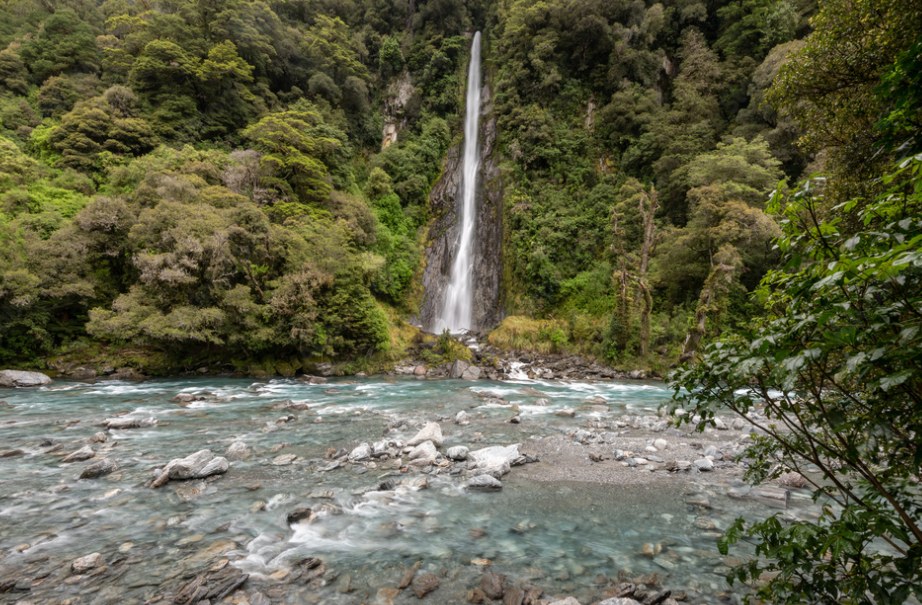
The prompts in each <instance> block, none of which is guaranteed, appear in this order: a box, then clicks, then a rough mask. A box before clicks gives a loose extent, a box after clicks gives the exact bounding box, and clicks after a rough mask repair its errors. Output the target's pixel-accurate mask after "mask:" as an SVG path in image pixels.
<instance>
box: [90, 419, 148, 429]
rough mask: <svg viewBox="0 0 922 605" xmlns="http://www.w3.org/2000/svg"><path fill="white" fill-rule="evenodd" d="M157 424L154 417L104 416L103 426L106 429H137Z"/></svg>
mask: <svg viewBox="0 0 922 605" xmlns="http://www.w3.org/2000/svg"><path fill="white" fill-rule="evenodd" d="M155 424H157V419H156V418H106V419H105V420H104V421H103V426H105V427H106V428H107V429H119V430H125V429H139V428H142V427H146V426H154V425H155Z"/></svg>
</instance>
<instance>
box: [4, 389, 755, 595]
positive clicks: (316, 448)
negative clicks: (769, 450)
mask: <svg viewBox="0 0 922 605" xmlns="http://www.w3.org/2000/svg"><path fill="white" fill-rule="evenodd" d="M180 392H182V393H190V394H195V395H198V396H200V397H201V400H198V401H194V402H192V403H191V404H189V406H188V407H185V408H184V407H180V406H179V405H178V404H177V403H176V402H175V401H173V400H172V399H173V397H174V396H175V395H176V394H177V393H180ZM2 396H3V398H4V399H5V400H6V403H5V404H4V405H3V406H2V410H3V415H2V421H3V423H2V436H3V446H2V447H3V448H8V449H9V450H10V451H18V452H19V453H18V454H17V455H15V456H14V457H10V458H5V459H4V460H3V466H4V473H3V474H2V475H0V578H3V577H8V578H23V579H26V580H28V579H30V578H35V577H41V578H46V579H45V580H43V581H42V582H37V583H36V582H33V586H32V590H31V593H30V598H31V599H33V600H34V601H35V602H47V600H48V599H51V598H52V597H54V598H55V599H64V598H67V597H79V598H78V600H77V601H75V602H79V603H82V602H92V603H103V604H104V603H113V604H114V603H119V604H124V603H138V604H140V603H144V602H145V601H146V600H147V599H149V598H151V596H152V595H156V594H160V591H162V590H163V586H174V587H175V585H176V582H177V581H179V580H180V579H181V578H182V577H183V576H182V575H183V574H184V573H190V572H192V571H195V570H197V569H202V567H203V566H206V567H207V566H209V565H213V564H215V561H218V562H220V561H221V560H225V561H229V564H230V565H233V566H235V567H237V568H239V569H241V570H243V571H245V572H246V573H248V574H250V580H249V581H248V583H247V585H246V587H245V588H246V589H247V590H263V591H266V590H268V589H269V588H271V587H272V586H277V587H280V588H277V590H282V591H283V592H284V594H285V595H286V597H285V599H287V600H283V601H278V602H292V603H294V602H297V603H308V602H310V603H316V602H323V603H359V602H368V599H369V595H370V597H371V598H373V597H374V595H375V593H376V591H377V590H378V589H380V588H381V587H384V586H394V585H395V584H396V583H397V582H399V579H400V577H401V576H402V574H403V572H404V570H405V569H406V568H408V567H410V566H411V565H413V564H414V563H415V562H416V561H422V562H423V570H424V571H426V570H428V571H432V572H435V573H437V574H439V575H440V576H441V577H442V578H443V579H442V586H441V587H440V588H439V591H438V592H437V593H435V594H434V595H433V596H432V598H434V599H435V600H434V601H433V602H440V603H453V602H465V597H464V594H465V591H467V590H468V589H470V588H471V587H472V586H476V585H478V583H479V581H480V575H481V574H482V573H483V567H482V565H483V563H482V562H483V561H489V562H490V563H491V567H490V568H491V569H493V570H494V571H497V572H499V573H504V574H508V575H509V576H510V577H512V578H518V579H525V580H527V581H529V582H530V583H532V584H534V585H536V586H540V587H541V588H543V589H544V590H545V591H548V593H549V594H570V595H573V596H576V597H577V598H579V599H580V600H581V601H582V602H592V601H591V599H594V598H595V596H596V595H595V593H594V592H593V591H594V590H597V589H596V588H594V587H595V582H596V580H595V578H597V577H598V576H600V575H601V576H606V577H613V576H616V575H617V574H618V573H619V572H625V573H628V574H632V576H631V577H633V576H635V575H640V574H646V573H654V572H655V573H658V574H660V576H661V577H662V578H663V579H664V580H663V581H664V584H665V585H667V586H672V587H679V588H692V589H694V590H697V591H699V592H700V594H701V595H702V600H700V601H698V602H713V599H714V598H716V594H717V593H719V592H720V591H722V590H724V587H725V584H724V581H723V573H724V572H725V571H726V567H725V564H724V562H723V558H722V557H720V556H719V555H718V554H717V552H716V548H715V543H714V540H715V538H714V535H713V532H711V533H709V532H707V531H702V530H701V529H700V528H698V527H696V526H695V523H696V520H697V518H698V516H699V515H700V514H701V513H700V509H697V508H693V507H692V506H690V505H689V504H688V503H687V500H688V498H689V497H690V496H689V494H691V493H693V494H696V496H695V497H699V498H700V497H702V496H700V494H703V497H704V498H705V500H706V501H709V504H708V506H709V507H710V508H709V509H708V518H709V519H712V520H713V521H714V523H715V525H716V527H717V528H724V527H727V525H728V524H729V523H730V521H731V520H732V518H734V517H735V516H736V515H737V514H738V513H739V512H740V511H741V510H745V507H746V506H750V507H751V506H752V505H751V504H745V503H744V502H742V501H738V500H732V499H730V498H728V497H727V496H726V486H723V487H719V486H715V485H714V484H713V481H714V479H713V478H709V479H708V481H710V482H711V483H707V484H704V483H700V484H699V483H698V482H697V480H696V479H695V477H689V478H688V479H686V480H683V482H682V483H680V484H671V485H664V484H657V482H650V481H649V479H646V480H645V479H643V477H647V476H648V475H647V473H648V471H644V470H641V469H637V470H636V471H633V472H636V473H643V476H642V477H641V479H639V480H638V482H636V483H634V484H632V485H619V484H598V483H591V482H575V481H569V480H563V481H559V480H555V481H540V480H537V481H536V480H528V479H525V478H523V475H525V474H527V472H526V471H527V470H528V469H532V468H534V469H536V470H535V472H541V471H540V468H539V467H540V466H541V464H542V463H537V464H536V465H527V466H526V467H515V468H513V470H512V472H511V473H509V474H508V475H506V476H505V477H504V478H503V483H504V488H503V489H502V490H501V491H500V492H495V493H481V492H476V491H470V490H467V489H465V488H464V482H465V478H464V476H463V475H460V474H456V473H452V472H449V469H447V468H440V467H432V468H431V469H429V470H428V471H427V472H425V473H423V472H421V471H410V472H409V473H402V472H400V470H399V469H397V468H396V467H393V464H394V463H393V462H392V463H391V464H392V466H388V463H386V462H382V461H381V460H378V461H377V462H376V463H375V464H371V465H369V464H367V463H356V464H351V463H348V462H344V461H339V462H337V461H332V460H330V459H329V458H328V457H327V451H328V450H329V449H330V448H334V449H345V450H346V451H350V450H351V449H352V448H354V447H356V446H357V445H358V444H359V443H361V442H374V441H377V440H380V439H382V436H384V438H388V439H392V438H393V439H402V440H404V441H406V440H408V439H409V438H410V437H412V436H413V435H414V434H415V433H416V431H417V429H418V428H419V427H420V426H421V424H422V422H424V421H430V420H439V421H440V422H441V425H442V427H443V431H444V434H445V443H444V444H443V446H442V448H441V449H442V450H443V451H446V450H447V448H449V447H451V446H454V445H466V446H468V447H470V448H471V449H477V448H479V447H487V446H491V445H508V444H512V443H521V444H522V446H521V447H522V450H523V451H525V452H527V451H529V443H530V442H531V440H532V439H533V438H535V437H536V436H554V435H557V436H561V438H566V439H570V437H568V435H570V434H571V433H573V431H575V430H577V429H578V428H580V427H584V426H587V423H610V424H611V425H612V426H615V425H616V424H617V423H618V422H619V421H620V420H629V419H630V418H631V417H638V416H640V415H652V416H655V415H656V413H657V409H658V407H659V406H660V405H661V404H663V403H664V402H665V401H667V400H668V399H669V398H670V396H671V391H669V390H668V389H667V388H666V387H665V385H662V384H659V383H636V382H635V383H617V382H613V383H592V384H590V383H553V382H538V381H527V382H526V381H510V382H490V381H479V382H477V383H476V384H473V383H469V382H463V381H456V380H412V379H394V378H386V377H380V378H362V379H354V380H347V379H334V380H331V382H330V383H328V384H326V385H312V384H308V383H306V382H301V381H297V380H283V379H279V380H272V381H267V382H257V383H253V382H252V381H250V380H244V379H218V378H199V379H183V380H160V381H149V382H141V383H125V382H101V383H97V384H83V383H57V384H55V385H53V386H52V387H49V388H42V389H35V390H15V391H8V392H4V393H3V394H2ZM594 396H601V397H604V398H606V399H607V400H608V401H609V404H608V406H607V409H606V410H599V409H597V408H598V406H596V408H595V409H592V410H589V409H586V410H584V411H580V412H579V414H578V417H577V418H570V417H565V416H559V415H557V412H559V411H561V410H563V409H564V408H570V409H581V410H583V409H584V408H581V407H580V406H583V405H585V404H584V402H585V401H586V400H587V398H591V397H594ZM497 398H502V400H504V401H505V402H507V403H504V404H498V403H497ZM513 405H516V406H518V414H519V416H520V418H521V423H520V424H511V423H509V422H508V419H509V415H510V407H511V406H513ZM462 410H463V411H465V412H466V413H467V414H469V415H470V418H471V424H470V425H468V426H462V425H456V424H453V423H452V422H451V420H450V419H451V418H454V416H455V415H456V414H457V413H458V412H460V411H462ZM116 415H123V417H128V418H137V419H145V420H150V419H152V420H156V423H155V424H151V425H150V426H145V427H142V428H138V429H133V430H110V431H109V433H108V435H109V437H108V439H109V440H108V442H107V444H102V445H101V444H94V448H96V449H99V448H104V447H110V448H111V450H110V452H109V453H108V454H106V455H107V456H108V457H110V458H112V459H114V460H116V461H117V462H118V464H119V466H120V469H119V471H117V472H116V473H113V474H111V475H108V476H106V477H102V478H99V479H93V480H78V479H77V477H78V476H79V475H80V473H81V470H82V468H83V467H84V466H85V465H87V464H89V463H91V462H92V460H91V461H87V462H78V463H71V464H65V463H63V462H62V458H63V457H64V456H65V455H66V454H68V453H70V452H72V451H74V450H77V449H78V448H80V447H82V446H83V445H85V444H86V443H87V442H88V440H89V438H90V437H91V436H92V435H93V434H94V433H96V432H97V431H99V430H101V429H100V425H101V423H102V422H103V420H104V419H105V418H111V417H113V416H116ZM235 441H243V442H244V443H246V444H247V446H249V448H250V449H251V450H252V453H253V454H252V456H251V457H249V458H247V459H245V460H232V461H231V467H230V470H229V471H228V472H227V474H225V475H222V476H220V477H219V478H214V479H211V480H207V481H186V482H171V483H169V484H168V485H167V486H164V487H162V488H160V489H157V490H154V489H151V488H149V487H146V486H145V484H146V482H147V481H149V480H150V479H151V478H152V476H153V473H154V469H156V468H157V467H160V466H162V465H163V464H164V463H166V462H167V461H169V460H170V459H173V458H178V457H183V456H186V455H188V454H191V453H193V452H195V451H197V450H199V449H203V448H209V449H211V450H212V451H213V452H215V453H216V454H222V453H223V452H224V451H225V449H226V448H227V447H228V446H229V445H230V444H231V443H233V442H235ZM609 447H614V446H609ZM285 455H288V456H290V457H294V459H293V461H292V460H291V459H290V458H289V459H288V460H283V461H281V462H284V464H281V463H280V459H279V457H280V456H285ZM295 456H296V457H295ZM605 464H619V463H617V462H613V461H611V462H607V463H605ZM712 475H714V474H713V473H712ZM657 476H659V475H657ZM420 477H425V478H426V479H427V480H428V488H427V489H418V488H414V487H411V486H408V485H406V484H405V483H402V482H404V481H405V480H406V481H411V480H413V479H415V478H420ZM389 480H390V481H393V482H395V483H396V484H397V486H396V487H393V488H392V489H387V488H383V487H382V486H381V484H382V483H383V482H387V481H389ZM302 507H310V508H311V509H312V510H314V511H316V512H317V513H318V514H317V516H316V518H315V519H312V520H311V521H309V522H307V521H304V522H300V523H295V524H293V525H291V526H289V525H288V524H287V522H286V515H287V514H288V513H290V512H291V511H293V510H296V509H299V508H302ZM646 543H652V544H663V545H664V551H663V553H662V555H659V556H657V557H656V558H653V557H650V556H646V555H645V554H644V553H642V547H643V546H644V544H646ZM92 552H99V553H101V554H102V555H103V557H104V558H105V559H106V561H107V562H108V564H109V565H110V567H111V569H110V571H109V572H107V573H108V575H106V574H103V575H101V576H100V577H99V578H98V579H97V580H95V582H90V581H85V582H83V581H81V582H65V581H64V580H65V579H67V578H68V577H70V576H69V575H68V573H69V569H70V563H71V562H72V561H73V560H75V559H76V558H78V557H81V556H84V555H87V554H89V553H92ZM305 557H318V558H320V559H322V560H323V561H324V562H325V564H326V565H327V566H328V567H329V569H330V572H329V573H330V574H331V575H330V577H329V578H326V579H327V580H328V584H327V585H326V586H324V587H321V588H319V589H318V588H317V587H316V586H315V587H307V586H304V585H303V584H299V583H297V582H289V583H286V581H285V577H286V574H287V573H288V570H292V569H295V568H296V565H297V563H298V562H299V561H302V560H304V558H305ZM445 570H447V572H446V571H445ZM443 574H447V575H443ZM345 576H348V577H349V578H350V581H351V586H352V590H351V591H346V592H341V590H340V587H341V582H342V581H343V580H342V578H343V577H345ZM267 587H269V588H267ZM251 598H252V596H251ZM414 598H415V597H414ZM43 599H44V600H43ZM272 602H276V601H274V600H273V601H272ZM401 602H402V601H401Z"/></svg>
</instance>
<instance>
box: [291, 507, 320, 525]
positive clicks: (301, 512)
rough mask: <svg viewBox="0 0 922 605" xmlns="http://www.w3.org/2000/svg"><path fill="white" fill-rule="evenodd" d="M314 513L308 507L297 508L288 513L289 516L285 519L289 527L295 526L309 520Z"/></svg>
mask: <svg viewBox="0 0 922 605" xmlns="http://www.w3.org/2000/svg"><path fill="white" fill-rule="evenodd" d="M312 512H313V511H311V509H309V508H307V507H302V508H296V509H295V510H293V511H291V512H290V513H288V515H287V516H286V517H285V522H286V523H288V525H293V524H294V523H298V522H299V521H303V520H304V519H309V518H310V516H311V514H312Z"/></svg>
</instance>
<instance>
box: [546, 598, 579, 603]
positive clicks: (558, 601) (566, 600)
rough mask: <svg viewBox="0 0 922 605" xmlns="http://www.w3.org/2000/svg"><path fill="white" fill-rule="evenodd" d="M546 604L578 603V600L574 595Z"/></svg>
mask: <svg viewBox="0 0 922 605" xmlns="http://www.w3.org/2000/svg"><path fill="white" fill-rule="evenodd" d="M548 605H580V602H579V601H577V600H576V598H575V597H567V598H565V599H557V600H556V601H551V602H550V603H548Z"/></svg>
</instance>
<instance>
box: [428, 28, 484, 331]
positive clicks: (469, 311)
mask: <svg viewBox="0 0 922 605" xmlns="http://www.w3.org/2000/svg"><path fill="white" fill-rule="evenodd" d="M466 103H467V109H466V112H467V113H466V115H465V117H464V168H463V170H464V172H463V177H462V180H461V213H460V216H459V217H458V219H459V222H460V223H461V229H460V233H459V238H458V246H457V249H456V252H455V260H454V262H453V263H452V266H451V276H450V278H449V281H448V284H447V286H446V288H445V298H444V299H443V304H442V312H441V313H440V314H439V317H438V318H437V319H436V322H435V331H436V332H442V331H443V330H446V329H447V330H448V331H449V332H453V333H458V332H463V331H465V330H470V329H471V328H472V327H473V326H472V316H473V306H474V284H473V281H474V280H473V274H474V226H475V225H476V223H477V207H476V206H477V203H476V202H477V200H476V197H477V172H478V170H479V168H480V148H479V146H478V143H477V134H478V130H479V128H480V32H477V33H475V34H474V41H473V42H472V43H471V63H470V66H469V67H468V71H467V101H466Z"/></svg>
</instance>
